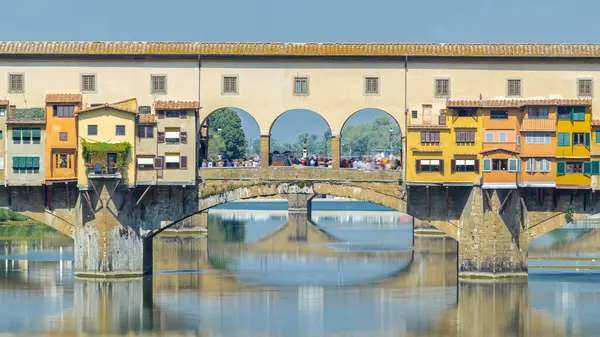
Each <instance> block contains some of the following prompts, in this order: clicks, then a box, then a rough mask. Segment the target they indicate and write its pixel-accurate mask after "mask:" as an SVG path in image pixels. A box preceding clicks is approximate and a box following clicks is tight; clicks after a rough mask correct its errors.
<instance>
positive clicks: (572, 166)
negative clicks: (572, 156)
mask: <svg viewBox="0 0 600 337" xmlns="http://www.w3.org/2000/svg"><path fill="white" fill-rule="evenodd" d="M566 173H583V162H567V164H566Z"/></svg>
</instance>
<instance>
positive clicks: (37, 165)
mask: <svg viewBox="0 0 600 337" xmlns="http://www.w3.org/2000/svg"><path fill="white" fill-rule="evenodd" d="M33 168H34V169H39V168H40V157H33Z"/></svg>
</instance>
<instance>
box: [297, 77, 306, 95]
mask: <svg viewBox="0 0 600 337" xmlns="http://www.w3.org/2000/svg"><path fill="white" fill-rule="evenodd" d="M294 95H308V77H294Z"/></svg>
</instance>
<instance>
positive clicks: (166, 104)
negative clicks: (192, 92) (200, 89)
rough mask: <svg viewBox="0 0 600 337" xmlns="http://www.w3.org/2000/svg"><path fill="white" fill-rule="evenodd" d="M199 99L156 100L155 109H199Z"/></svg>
mask: <svg viewBox="0 0 600 337" xmlns="http://www.w3.org/2000/svg"><path fill="white" fill-rule="evenodd" d="M197 108H198V102H197V101H156V102H154V109H158V110H163V109H165V110H166V109H168V110H187V109H197Z"/></svg>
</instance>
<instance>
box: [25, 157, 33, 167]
mask: <svg viewBox="0 0 600 337" xmlns="http://www.w3.org/2000/svg"><path fill="white" fill-rule="evenodd" d="M26 158H27V162H26V163H25V165H26V168H28V169H30V168H33V157H26Z"/></svg>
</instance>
